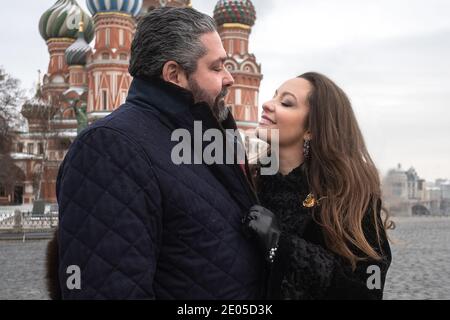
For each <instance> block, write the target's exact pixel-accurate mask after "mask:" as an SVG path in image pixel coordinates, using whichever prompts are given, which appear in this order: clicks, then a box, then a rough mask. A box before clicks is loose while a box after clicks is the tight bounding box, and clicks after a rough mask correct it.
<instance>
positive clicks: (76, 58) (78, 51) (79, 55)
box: [65, 28, 91, 66]
mask: <svg viewBox="0 0 450 320" xmlns="http://www.w3.org/2000/svg"><path fill="white" fill-rule="evenodd" d="M90 51H91V47H90V46H89V44H88V43H87V42H86V41H85V40H84V32H83V29H82V28H80V31H79V32H78V39H77V41H75V42H74V43H72V45H71V46H70V47H68V48H67V49H66V53H65V56H66V62H67V64H68V65H69V66H84V65H85V64H86V59H87V55H88V53H89V52H90Z"/></svg>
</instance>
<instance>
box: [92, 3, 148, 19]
mask: <svg viewBox="0 0 450 320" xmlns="http://www.w3.org/2000/svg"><path fill="white" fill-rule="evenodd" d="M86 5H87V7H88V9H89V11H90V12H91V13H92V15H93V16H94V15H96V14H97V13H99V12H122V13H128V14H131V15H132V16H137V15H138V14H139V11H140V10H141V7H142V0H86Z"/></svg>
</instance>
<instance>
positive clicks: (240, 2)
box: [214, 0, 256, 27]
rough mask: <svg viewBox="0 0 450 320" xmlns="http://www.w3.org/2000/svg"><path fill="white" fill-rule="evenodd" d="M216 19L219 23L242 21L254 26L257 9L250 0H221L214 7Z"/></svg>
mask: <svg viewBox="0 0 450 320" xmlns="http://www.w3.org/2000/svg"><path fill="white" fill-rule="evenodd" d="M214 19H215V20H216V23H217V25H219V26H221V25H223V24H225V23H241V24H245V25H248V26H250V27H251V26H253V25H254V24H255V20H256V11H255V7H254V6H253V3H252V2H251V1H250V0H220V1H219V2H217V4H216V7H215V8H214Z"/></svg>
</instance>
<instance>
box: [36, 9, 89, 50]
mask: <svg viewBox="0 0 450 320" xmlns="http://www.w3.org/2000/svg"><path fill="white" fill-rule="evenodd" d="M80 21H83V23H84V26H85V32H84V38H85V39H86V41H87V42H88V43H89V42H91V41H92V39H93V38H94V24H93V22H92V18H91V17H90V16H89V15H88V14H87V13H86V12H85V11H83V9H81V7H80V6H79V5H78V3H77V2H76V1H75V0H58V1H57V2H56V3H55V4H54V5H53V6H52V7H51V8H50V9H48V10H47V11H45V12H44V14H43V15H42V17H41V19H40V20H39V32H40V33H41V36H42V38H44V40H45V41H47V40H48V39H50V38H72V39H76V38H77V34H78V25H79V23H80Z"/></svg>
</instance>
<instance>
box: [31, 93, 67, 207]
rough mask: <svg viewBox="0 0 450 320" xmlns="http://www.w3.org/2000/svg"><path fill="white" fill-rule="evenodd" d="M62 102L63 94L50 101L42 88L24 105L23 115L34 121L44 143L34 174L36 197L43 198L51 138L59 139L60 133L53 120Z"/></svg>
mask: <svg viewBox="0 0 450 320" xmlns="http://www.w3.org/2000/svg"><path fill="white" fill-rule="evenodd" d="M61 104H62V96H61V95H54V96H52V99H51V102H48V101H47V100H46V99H45V98H44V96H43V94H42V91H41V89H40V88H38V89H37V92H36V95H35V96H34V97H33V98H32V99H29V100H27V101H26V102H25V103H24V105H23V107H22V115H23V116H25V117H26V118H27V119H28V122H29V123H30V122H32V123H33V124H34V125H35V128H37V132H35V134H38V136H39V142H40V143H42V154H41V155H40V156H41V158H40V160H39V161H40V163H39V164H40V165H39V166H38V171H37V172H35V173H34V174H33V185H34V188H33V190H34V196H35V199H41V189H42V188H41V186H42V181H43V178H44V171H45V167H46V164H47V162H48V161H49V155H48V153H49V152H48V150H49V142H50V140H54V141H57V139H58V133H57V132H55V130H54V127H53V120H54V119H55V116H56V115H57V114H58V113H60V112H61V111H60V110H61Z"/></svg>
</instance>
